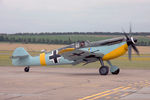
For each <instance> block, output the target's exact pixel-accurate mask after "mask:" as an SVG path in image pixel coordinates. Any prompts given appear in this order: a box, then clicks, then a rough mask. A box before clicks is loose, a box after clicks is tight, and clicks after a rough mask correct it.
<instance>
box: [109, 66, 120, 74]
mask: <svg viewBox="0 0 150 100" xmlns="http://www.w3.org/2000/svg"><path fill="white" fill-rule="evenodd" d="M119 72H120V69H119V68H118V69H117V70H116V71H115V72H111V73H112V74H113V75H118V74H119Z"/></svg>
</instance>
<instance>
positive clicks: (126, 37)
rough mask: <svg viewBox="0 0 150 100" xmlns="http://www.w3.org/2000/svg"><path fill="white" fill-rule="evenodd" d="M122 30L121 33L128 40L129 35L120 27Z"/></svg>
mask: <svg viewBox="0 0 150 100" xmlns="http://www.w3.org/2000/svg"><path fill="white" fill-rule="evenodd" d="M122 32H123V34H124V35H125V37H126V38H127V40H129V37H128V35H127V34H126V32H125V31H124V29H123V28H122Z"/></svg>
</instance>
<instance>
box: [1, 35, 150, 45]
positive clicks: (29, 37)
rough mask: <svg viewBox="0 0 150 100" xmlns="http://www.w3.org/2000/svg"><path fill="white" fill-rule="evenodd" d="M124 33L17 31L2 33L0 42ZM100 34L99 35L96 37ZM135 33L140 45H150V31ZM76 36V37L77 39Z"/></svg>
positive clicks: (52, 41) (66, 41) (49, 41)
mask: <svg viewBox="0 0 150 100" xmlns="http://www.w3.org/2000/svg"><path fill="white" fill-rule="evenodd" d="M122 34H123V33H119V32H116V33H110V32H108V33H105V32H87V33H86V32H65V33H61V32H59V33H58V32H53V33H48V32H46V33H15V34H0V42H9V43H25V44H28V43H41V44H71V43H74V42H77V41H86V40H89V41H95V40H93V39H92V38H96V40H102V39H105V38H104V37H101V35H108V38H112V37H111V36H112V35H122ZM97 35H99V36H98V37H96V36H97ZM133 35H136V36H137V35H138V36H139V37H142V38H139V39H138V43H137V45H139V46H150V37H149V38H148V37H147V35H150V33H144V32H143V33H133ZM75 38H76V39H75Z"/></svg>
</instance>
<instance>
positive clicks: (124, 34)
mask: <svg viewBox="0 0 150 100" xmlns="http://www.w3.org/2000/svg"><path fill="white" fill-rule="evenodd" d="M124 35H125V37H126V38H127V40H129V37H128V35H127V34H126V33H125V32H124Z"/></svg>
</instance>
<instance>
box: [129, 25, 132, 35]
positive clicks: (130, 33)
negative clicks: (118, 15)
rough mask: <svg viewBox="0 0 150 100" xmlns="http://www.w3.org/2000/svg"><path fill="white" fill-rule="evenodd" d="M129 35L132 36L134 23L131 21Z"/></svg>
mask: <svg viewBox="0 0 150 100" xmlns="http://www.w3.org/2000/svg"><path fill="white" fill-rule="evenodd" d="M129 36H130V37H132V23H130V27H129Z"/></svg>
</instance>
